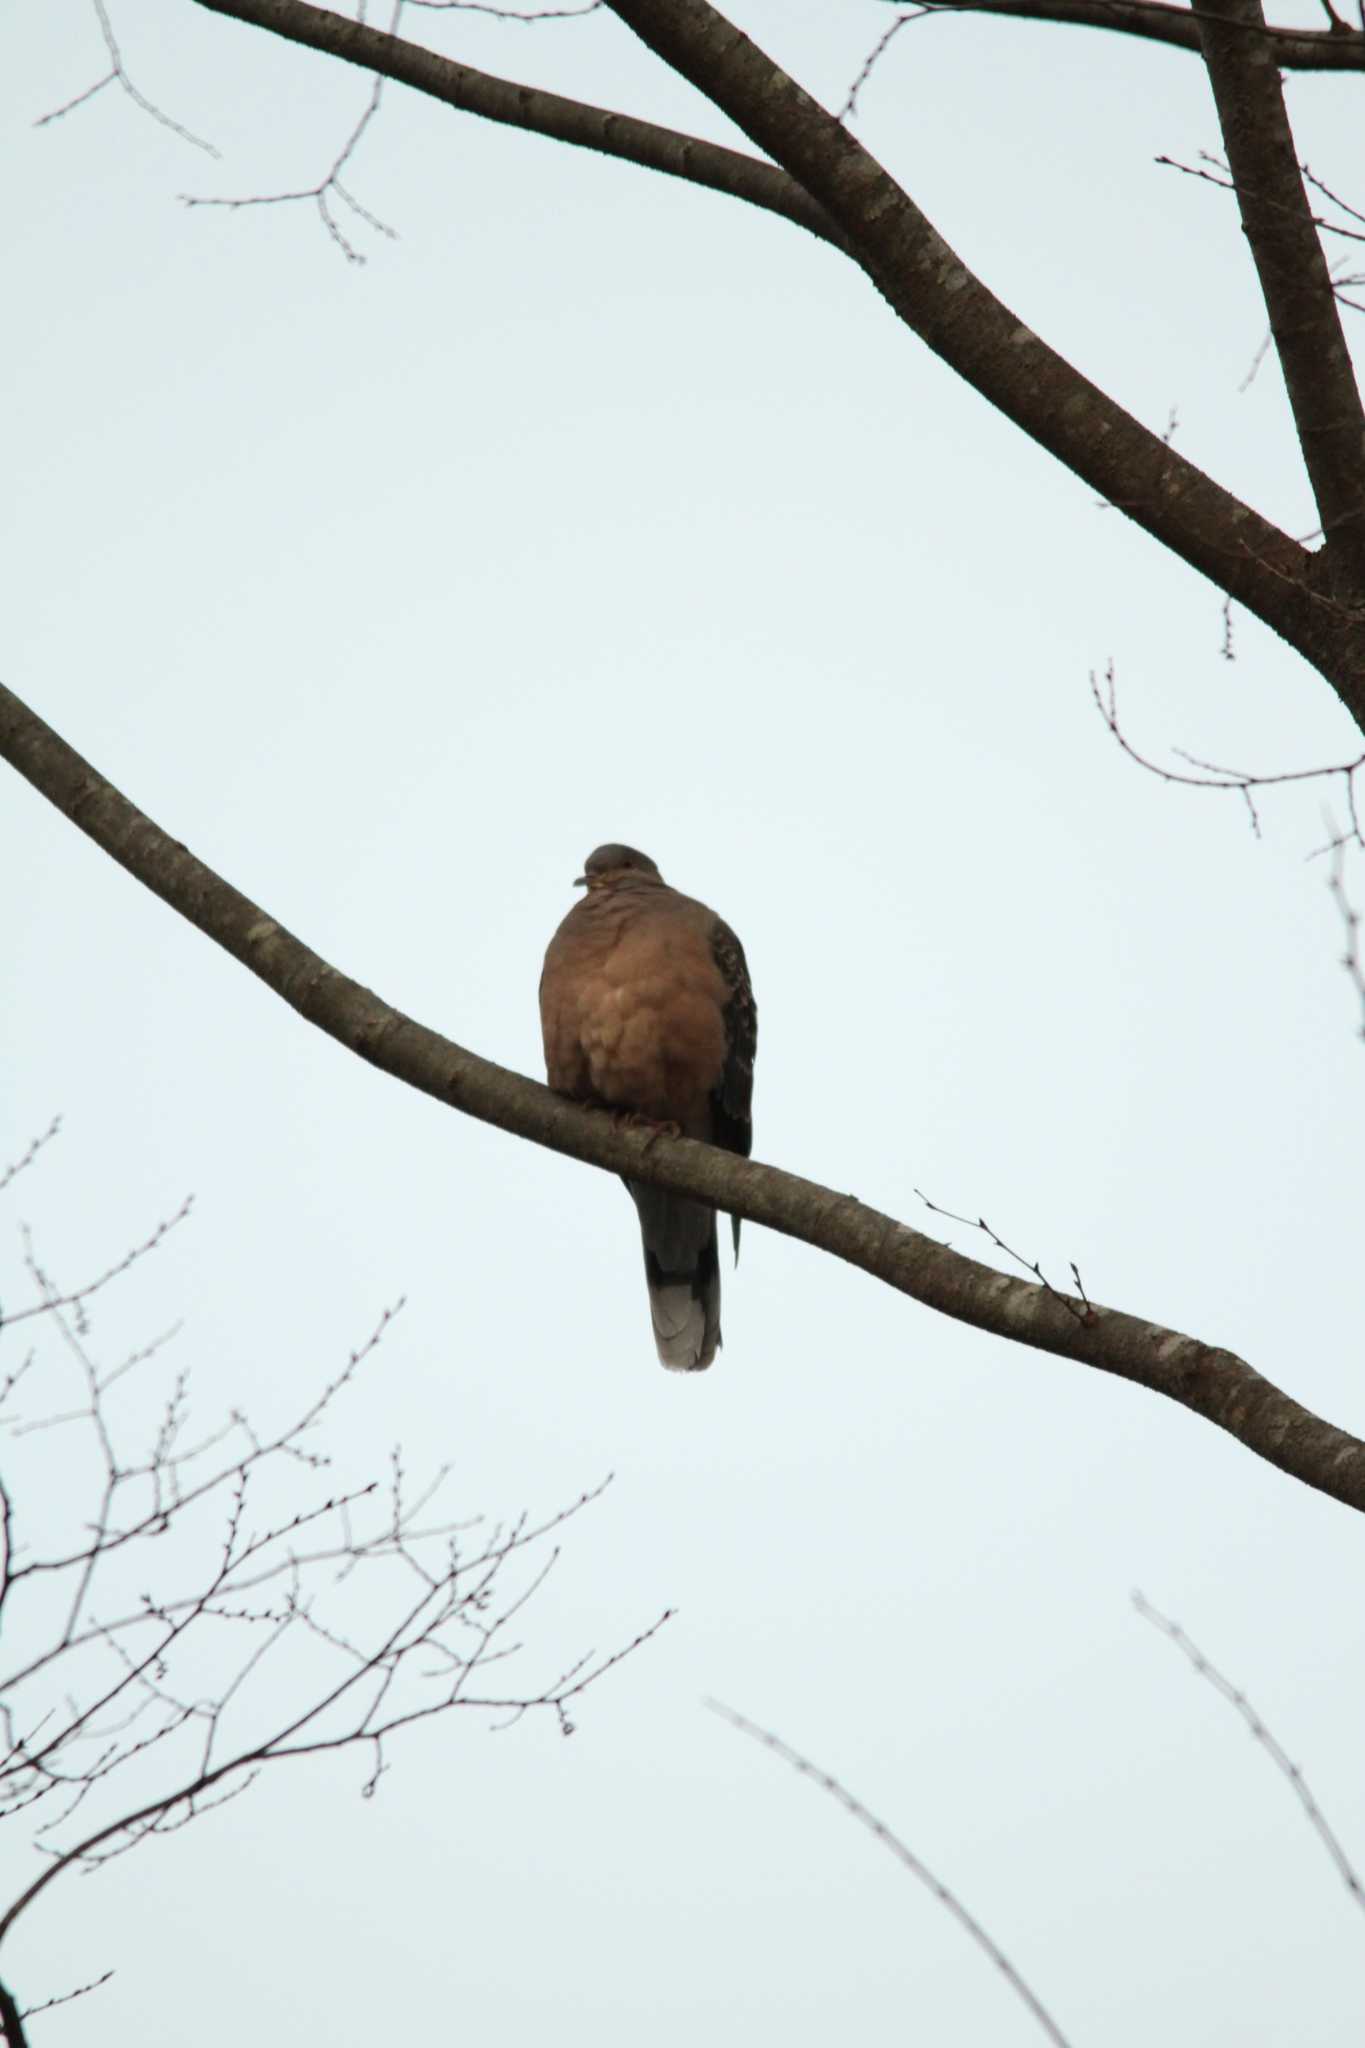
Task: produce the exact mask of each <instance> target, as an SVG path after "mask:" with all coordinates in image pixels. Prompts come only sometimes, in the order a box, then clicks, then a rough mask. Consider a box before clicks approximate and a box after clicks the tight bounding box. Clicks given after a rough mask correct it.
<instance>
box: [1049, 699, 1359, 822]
mask: <svg viewBox="0 0 1365 2048" xmlns="http://www.w3.org/2000/svg"><path fill="white" fill-rule="evenodd" d="M1104 685H1105V686H1104V690H1103V691H1101V689H1100V685H1099V681H1098V678H1097V677H1096V675H1095V672H1094V670H1093V669H1092V670H1091V671H1090V694H1091V696H1092V697H1093V698H1094V700H1095V706H1096V709H1097V710H1098V712H1099V714H1100V717H1101V718H1102V719H1103V720H1104V722H1105V724H1106V725H1107V726H1108V728H1109V730H1110V732H1111V733H1112V735H1113V737H1114V739H1115V740H1116V741H1117V742H1118V745H1119V746H1120V747H1121V748H1122V749H1123V752H1124V753H1125V754H1126V755H1127V756H1128V758H1129V760H1130V761H1135V762H1136V763H1137V765H1138V767H1139V768H1145V769H1146V771H1147V773H1148V774H1149V775H1156V776H1159V777H1160V779H1161V781H1162V782H1174V783H1178V784H1179V785H1180V786H1181V787H1182V788H1184V789H1212V790H1218V791H1221V792H1222V793H1223V794H1225V795H1231V796H1238V797H1240V798H1241V799H1242V801H1243V803H1244V804H1245V805H1246V808H1247V815H1248V818H1249V820H1250V823H1251V829H1252V831H1253V832H1254V833H1255V834H1256V837H1257V838H1258V839H1259V838H1260V836H1261V814H1260V812H1259V811H1258V810H1257V808H1256V799H1255V795H1254V794H1253V792H1254V791H1256V790H1258V789H1278V788H1281V787H1286V786H1288V785H1290V784H1292V783H1299V782H1336V781H1340V782H1341V784H1342V786H1343V788H1344V791H1345V796H1346V808H1347V811H1348V813H1349V816H1350V820H1351V832H1350V836H1351V838H1353V839H1354V840H1355V841H1356V843H1357V844H1358V845H1359V846H1361V847H1365V836H1362V831H1361V819H1360V816H1359V813H1358V811H1357V808H1356V792H1355V779H1356V776H1357V775H1358V774H1359V773H1360V771H1361V769H1362V768H1365V754H1357V755H1356V757H1355V759H1354V760H1353V761H1332V762H1329V763H1328V764H1327V765H1326V766H1325V767H1322V768H1286V769H1281V770H1279V771H1278V772H1276V773H1273V774H1265V775H1252V774H1248V773H1246V772H1244V771H1243V770H1242V769H1239V768H1226V767H1221V766H1220V765H1219V764H1218V763H1217V762H1215V761H1204V760H1201V759H1200V757H1199V756H1198V755H1197V754H1190V753H1187V752H1186V751H1185V749H1184V748H1183V747H1175V748H1173V749H1172V752H1173V753H1174V754H1175V757H1176V759H1177V760H1179V761H1185V762H1187V763H1188V764H1189V766H1190V767H1191V768H1193V769H1196V770H1197V771H1198V773H1196V774H1193V775H1189V774H1185V773H1184V772H1183V771H1182V770H1180V769H1178V768H1168V767H1166V766H1164V765H1163V763H1162V762H1160V761H1153V760H1152V759H1151V757H1150V756H1149V755H1147V754H1143V753H1140V752H1139V751H1138V749H1137V748H1136V747H1135V746H1134V745H1133V743H1132V741H1131V740H1130V739H1129V738H1128V735H1127V734H1126V733H1125V732H1124V730H1123V727H1122V726H1121V725H1120V724H1119V713H1118V684H1117V679H1116V676H1115V671H1114V664H1113V662H1112V661H1111V662H1109V663H1108V664H1107V666H1106V668H1105V671H1104Z"/></svg>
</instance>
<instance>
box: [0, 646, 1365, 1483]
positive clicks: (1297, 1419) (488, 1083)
mask: <svg viewBox="0 0 1365 2048" xmlns="http://www.w3.org/2000/svg"><path fill="white" fill-rule="evenodd" d="M0 755H3V756H4V758H5V759H7V760H8V761H10V762H11V764H12V765H13V766H14V767H15V768H16V769H17V770H18V772H19V773H20V774H21V775H22V776H24V777H25V778H26V780H27V781H29V782H30V783H32V785H33V787H34V788H35V789H37V790H38V791H40V792H41V794H42V795H44V796H45V797H47V799H48V801H49V802H50V803H52V804H53V805H55V806H56V808H57V809H58V810H59V811H61V812H62V814H63V816H65V817H67V818H69V819H70V820H71V821H72V823H73V824H75V825H78V826H79V827H80V829H81V831H82V832H84V833H85V834H86V835H87V837H88V838H90V839H93V840H94V842H95V844H96V845H97V846H99V847H102V848H103V850H104V851H105V852H106V853H108V854H109V855H110V856H111V858H113V859H114V860H116V861H118V863H119V864H120V866H122V867H124V868H126V869H127V870H128V872H129V873H130V874H131V875H133V876H135V877H136V878H137V880H138V881H140V882H142V883H143V884H144V885H145V886H146V887H147V888H148V889H150V890H151V891H152V892H153V894H155V895H157V896H159V897H161V899H162V901H163V902H165V903H168V904H169V905H170V906H171V908H172V909H174V910H177V911H178V912H179V913H180V915H181V916H182V917H184V918H186V919H187V920H188V921H189V922H190V923H191V924H193V925H195V926H196V927H197V928H198V930H200V931H201V932H203V933H205V935H206V936H207V937H209V938H211V939H213V940H214V941H215V943H216V944H218V945H220V946H222V947H223V949H224V950H225V951H226V952H228V953H230V954H231V955H232V956H233V958H234V959H236V960H238V961H240V962H241V963H242V965H243V966H245V967H247V968H249V969H250V971H251V972H252V973H253V974H254V975H256V976H257V977H258V979H259V980H261V981H263V982H264V983H265V984H266V986H267V987H268V988H271V989H273V990H274V991H275V993H276V994H277V995H279V996H281V997H283V999H284V1001H285V1002H287V1003H288V1004H289V1005H290V1006H291V1008H293V1009H295V1010H297V1011H298V1013H299V1015H300V1016H301V1017H303V1018H305V1019H306V1020H307V1021H308V1022H309V1023H310V1024H315V1025H316V1026H317V1027H318V1029H319V1030H321V1031H325V1032H326V1033H327V1034H328V1035H329V1037H332V1038H335V1039H336V1040H337V1042H338V1043H339V1044H341V1045H344V1046H346V1047H348V1048H349V1050H350V1051H352V1052H355V1053H358V1054H359V1055H360V1057H361V1058H362V1059H364V1060H368V1061H369V1063H370V1064H371V1065H372V1066H375V1067H379V1068H381V1069H382V1070H383V1071H384V1072H385V1073H388V1074H392V1075H393V1076H394V1077H395V1079H397V1080H400V1081H404V1082H406V1083H407V1085H408V1086H409V1087H411V1088H418V1089H421V1090H422V1091H423V1092H424V1093H425V1094H427V1095H431V1096H434V1097H435V1099H436V1100H437V1101H438V1102H442V1103H445V1104H446V1105H447V1106H448V1107H449V1108H452V1109H458V1110H460V1111H462V1112H463V1113H464V1114H465V1115H466V1116H473V1117H477V1118H478V1119H479V1120H480V1121H481V1122H483V1123H489V1124H493V1125H495V1126H496V1127H497V1128H498V1129H500V1130H504V1131H508V1132H510V1133H511V1134H512V1135H513V1136H515V1137H520V1138H529V1139H530V1140H531V1141H532V1142H533V1143H535V1144H537V1145H545V1146H548V1147H549V1148H550V1149H551V1150H552V1151H555V1152H562V1153H564V1154H566V1155H567V1156H568V1157H570V1158H572V1159H580V1160H583V1161H584V1162H585V1163H587V1164H589V1165H592V1166H600V1167H603V1168H606V1169H607V1170H608V1171H609V1172H612V1173H616V1174H623V1175H625V1176H627V1177H629V1178H630V1179H632V1180H644V1181H648V1182H650V1183H652V1184H653V1185H655V1186H658V1187H667V1188H671V1189H675V1190H676V1191H677V1192H678V1193H680V1194H688V1195H693V1196H696V1197H698V1198H699V1199H700V1200H702V1201H706V1202H709V1203H711V1204H712V1205H713V1206H714V1207H716V1208H719V1209H723V1210H726V1211H728V1212H730V1213H733V1214H734V1215H737V1216H744V1217H747V1218H749V1219H750V1220H751V1221H752V1222H754V1223H762V1224H766V1225H767V1226H768V1228H769V1229H772V1230H778V1231H781V1232H782V1233H783V1234H784V1235H786V1236H788V1237H795V1238H799V1239H800V1240H801V1241H802V1242H803V1243H805V1244H810V1245H814V1246H815V1247H817V1249H819V1250H822V1251H827V1252H830V1253H832V1254H833V1256H834V1257H835V1258H839V1259H844V1260H846V1261H847V1263H848V1264H849V1265H852V1266H857V1267H858V1268H860V1270H861V1271H863V1272H865V1273H869V1274H871V1275H872V1276H873V1278H874V1279H878V1280H881V1281H884V1282H885V1284H886V1285H887V1286H889V1287H893V1288H895V1289H896V1290H897V1291H898V1292H899V1293H901V1294H907V1295H909V1296H910V1297H911V1299H912V1300H915V1301H919V1302H922V1303H923V1304H924V1305H925V1306H926V1307H928V1308H933V1309H937V1310H938V1311H939V1313H940V1314H943V1315H947V1316H951V1317H953V1318H954V1319H955V1320H956V1321H958V1322H963V1323H968V1324H970V1325H971V1326H972V1327H973V1328H975V1329H978V1330H984V1331H986V1332H987V1333H989V1334H990V1335H992V1336H997V1337H1005V1338H1009V1339H1010V1340H1011V1341H1012V1342H1014V1343H1019V1344H1027V1345H1031V1346H1032V1347H1034V1348H1035V1349H1036V1350H1040V1351H1047V1352H1051V1353H1052V1354H1053V1355H1054V1356H1056V1357H1059V1358H1069V1359H1072V1360H1074V1361H1075V1362H1076V1363H1077V1364H1081V1365H1090V1366H1094V1367H1095V1368H1097V1369H1098V1370H1099V1371H1101V1372H1107V1373H1112V1374H1115V1375H1116V1376H1117V1377H1119V1378H1121V1379H1126V1380H1130V1381H1132V1382H1133V1383H1134V1384H1135V1385H1137V1386H1143V1387H1147V1388H1148V1389H1150V1390H1151V1391H1152V1392H1153V1393H1158V1394H1163V1395H1165V1396H1166V1398H1167V1399H1169V1400H1172V1401H1177V1402H1179V1403H1180V1404H1181V1405H1182V1406H1183V1407H1186V1408H1189V1409H1191V1410H1193V1412H1194V1413H1195V1414H1197V1415H1202V1416H1204V1417H1205V1419H1206V1420H1207V1421H1209V1422H1213V1423H1216V1424H1217V1425H1218V1427H1219V1428H1220V1429H1225V1430H1226V1431H1227V1432H1228V1433H1229V1434H1230V1435H1231V1436H1234V1437H1236V1439H1237V1440H1238V1442H1239V1443H1241V1444H1244V1445H1245V1446H1246V1448H1247V1449H1248V1450H1250V1451H1253V1452H1254V1453H1255V1454H1256V1455H1257V1456H1258V1457H1261V1458H1265V1459H1266V1460H1267V1461H1268V1462H1269V1463H1270V1464H1272V1465H1276V1466H1278V1467H1279V1468H1280V1470H1281V1471H1283V1472H1288V1473H1289V1474H1290V1475H1291V1476H1292V1477H1294V1478H1296V1479H1300V1480H1302V1481H1303V1483H1304V1484H1305V1485H1307V1486H1312V1487H1316V1488H1317V1489H1318V1490H1319V1491H1321V1492H1323V1493H1326V1494H1328V1495H1330V1496H1331V1497H1332V1498H1333V1499H1334V1500H1339V1501H1342V1502H1344V1503H1345V1504H1346V1505H1347V1506H1349V1507H1354V1508H1357V1509H1362V1510H1365V1443H1362V1442H1361V1441H1359V1440H1358V1439H1357V1438H1355V1437H1352V1436H1349V1435H1347V1434H1346V1432H1345V1431H1344V1430H1340V1429H1337V1428H1336V1427H1335V1426H1334V1425H1333V1424H1331V1423H1329V1422H1324V1421H1322V1420H1321V1419H1320V1418H1319V1417H1318V1416H1315V1415H1313V1414H1311V1413H1310V1412H1309V1410H1308V1409H1306V1408H1304V1407H1302V1406H1301V1405H1300V1403H1299V1402H1297V1401H1295V1400H1294V1399H1293V1398H1292V1397H1291V1396H1290V1395H1288V1394H1285V1393H1283V1392H1281V1390H1280V1389H1279V1388H1278V1387H1276V1386H1273V1385H1272V1384H1271V1382H1270V1381H1269V1380H1266V1379H1263V1378H1262V1377H1261V1375H1260V1374H1259V1373H1258V1372H1256V1371H1255V1369H1254V1368H1253V1367H1252V1366H1250V1365H1248V1364H1247V1363H1246V1362H1245V1361H1244V1360H1243V1359H1240V1358H1238V1357H1236V1356H1235V1355H1234V1354H1233V1353H1232V1352H1229V1351H1224V1350H1220V1349H1217V1348H1215V1347H1214V1346H1212V1345H1208V1344H1205V1343H1202V1342H1201V1341H1200V1340H1199V1339H1198V1338H1195V1337H1188V1336H1183V1335H1181V1334H1180V1333H1179V1332H1177V1331H1174V1330H1168V1329H1164V1328H1162V1327H1161V1326H1160V1325H1159V1324H1156V1323H1149V1322H1145V1321H1143V1320H1142V1319H1141V1318H1140V1317H1138V1316H1132V1315H1126V1314H1124V1313H1123V1312H1122V1311H1120V1310H1117V1309H1109V1308H1104V1307H1102V1306H1101V1305H1100V1304H1099V1303H1097V1302H1093V1301H1089V1300H1087V1301H1085V1302H1083V1303H1080V1302H1072V1301H1071V1300H1069V1299H1068V1297H1067V1296H1065V1295H1062V1294H1059V1293H1058V1292H1056V1291H1055V1290H1054V1289H1051V1288H1048V1287H1043V1286H1040V1285H1039V1284H1038V1283H1037V1282H1036V1281H1032V1280H1024V1279H1020V1278H1017V1277H1014V1276H1011V1275H1009V1274H1005V1273H999V1272H996V1271H995V1270H994V1269H993V1268H991V1267H990V1266H985V1265H982V1264H981V1263H980V1262H979V1261H978V1260H976V1259H969V1258H966V1257H965V1256H964V1255H963V1254H962V1253H960V1252H955V1251H953V1250H951V1249H950V1248H949V1247H948V1246H947V1245H943V1244H939V1243H937V1242H936V1241H935V1239H933V1238H931V1237H926V1236H924V1235H922V1233H921V1232H919V1231H917V1230H912V1229H911V1228H910V1227H909V1226H908V1225H907V1224H904V1223H900V1222H898V1221H897V1220H896V1218H895V1217H893V1216H887V1215H883V1214H881V1213H880V1212H879V1211H877V1210H875V1209H870V1208H868V1207H866V1205H865V1204H864V1203H862V1202H860V1201H858V1200H857V1199H856V1197H854V1196H852V1195H840V1194H836V1193H835V1192H834V1191H833V1190H832V1189H830V1188H825V1187H820V1186H818V1185H817V1184H816V1183H815V1182H813V1181H808V1180H802V1179H800V1178H799V1177H798V1176H797V1175H796V1174H793V1173H784V1172H782V1171H780V1170H779V1169H778V1168H777V1167H773V1166H763V1165H760V1164H759V1163H758V1162H757V1161H754V1160H748V1159H743V1158H741V1157H739V1155H737V1154H736V1153H732V1152H725V1151H722V1150H720V1149H719V1148H718V1147H716V1146H712V1145H702V1144H698V1143H696V1142H695V1141H693V1140H690V1139H687V1138H668V1137H665V1136H661V1135H660V1134H658V1133H657V1132H654V1131H649V1132H644V1131H641V1130H638V1129H635V1128H632V1127H630V1126H628V1125H626V1124H625V1123H624V1121H622V1120H617V1119H615V1118H612V1117H610V1116H606V1115H604V1114H603V1113H602V1112H601V1111H597V1110H590V1109H584V1108H581V1107H580V1106H579V1105H578V1104H576V1103H572V1102H567V1101H565V1100H563V1099H562V1098H561V1097H560V1096H557V1095H552V1094H551V1093H550V1091H549V1089H548V1088H542V1087H540V1086H539V1085H538V1084H537V1083H536V1082H534V1081H528V1080H526V1079H524V1078H523V1077H522V1076H521V1075H520V1074H513V1073H510V1072H508V1070H507V1069H506V1068H505V1067H499V1066H495V1065H494V1064H493V1062H492V1061H490V1060H485V1059H480V1058H479V1056H478V1055H477V1054H476V1053H472V1052H467V1051H466V1050H465V1049H464V1048H463V1047H462V1046H458V1045H455V1044H454V1043H452V1041H451V1040H450V1039H447V1038H442V1037H441V1036H440V1035H439V1033H437V1032H435V1031H430V1030H428V1029H427V1028H426V1027H425V1026H424V1025H421V1024H418V1023H417V1022H415V1020H414V1019H412V1018H411V1017H406V1016H404V1015H403V1014H402V1012H401V1011H398V1010H395V1009H392V1008H391V1007H390V1006H389V1005H388V1004H387V1003H385V1002H383V1001H382V1000H381V998H380V997H379V996H377V995H375V994H374V993H373V992H372V991H371V990H370V989H367V988H365V987H363V986H362V985H361V984H360V983H359V982H355V981H351V980H349V979H348V978H347V977H346V976H345V975H344V974H342V973H340V972H339V971H338V970H337V969H336V968H335V967H332V966H330V965H329V964H328V962H327V961H325V960H323V959H321V958H320V957H319V956H318V954H316V953H313V952H311V951H310V950H309V948H308V947H307V946H305V945H304V944H303V943H302V942H301V941H300V940H299V939H296V938H295V937H294V936H293V934H292V933H290V932H287V931H286V930H285V929H284V928H283V926H281V925H279V924H277V923H276V922H275V920H274V919H273V918H272V917H271V916H270V915H269V914H268V913H267V912H266V911H264V910H262V909H261V908H260V907H259V906H258V905H257V904H255V903H253V902H251V901H250V899H249V898H248V897H245V896H243V895H241V894H240V893H239V892H238V891H237V890H236V889H234V888H233V887H232V885H231V884H230V883H229V882H226V881H224V880H223V878H222V877H221V876H220V875H217V874H215V873H214V872H213V870H212V869H211V868H209V867H206V866H205V865H204V863H203V862H202V861H200V860H197V859H196V858H195V856H194V855H193V854H192V853H191V852H190V851H189V849H188V848H187V847H185V846H182V845H180V844H179V843H178V842H177V841H176V840H174V839H172V838H170V836H169V835H168V834H167V833H165V832H163V831H162V830H161V828H160V827H159V826H158V825H155V824H154V823H153V822H152V820H151V819H150V818H148V817H146V816H145V815H144V814H143V813H142V812H141V811H139V810H137V809H136V808H135V807H134V806H133V805H132V804H131V803H130V802H129V801H128V799H127V798H126V797H125V796H123V795H122V794H121V793H120V792H119V791H118V790H117V789H115V788H114V787H113V785H112V784H111V783H109V782H107V781H106V780H105V778H104V777H103V776H102V775H100V774H99V773H98V771H97V770H96V769H95V768H93V767H92V766H91V765H90V763H89V762H87V761H85V760H83V759H82V758H81V756H80V755H79V754H78V753H76V752H75V750H74V748H72V747H69V746H68V745H67V744H66V742H65V741H64V740H63V739H61V738H60V737H59V736H58V734H56V733H55V732H54V731H53V730H52V728H51V727H50V726H48V725H46V724H45V723H44V722H43V720H42V719H41V718H39V717H38V715H37V714H36V712H33V711H31V710H30V709H29V708H28V706H27V705H26V704H24V703H23V702H21V700H20V699H19V698H18V697H16V696H15V695H14V694H13V693H12V692H11V691H10V690H8V689H6V688H5V686H4V685H3V684H0ZM1078 1310H1079V1311H1080V1312H1079V1313H1078Z"/></svg>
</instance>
